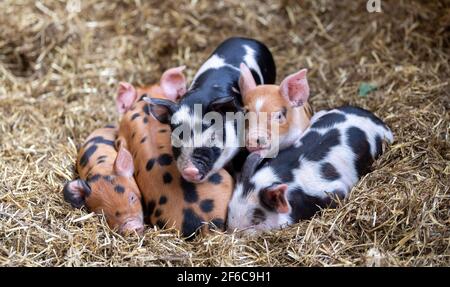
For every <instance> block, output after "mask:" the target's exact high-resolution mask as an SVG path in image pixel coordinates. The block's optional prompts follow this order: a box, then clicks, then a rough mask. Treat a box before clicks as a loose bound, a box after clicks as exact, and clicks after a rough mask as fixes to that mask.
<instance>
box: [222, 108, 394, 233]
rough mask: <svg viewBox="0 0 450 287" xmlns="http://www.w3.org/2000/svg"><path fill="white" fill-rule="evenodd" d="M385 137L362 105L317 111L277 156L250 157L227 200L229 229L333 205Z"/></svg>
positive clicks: (281, 221)
mask: <svg viewBox="0 0 450 287" xmlns="http://www.w3.org/2000/svg"><path fill="white" fill-rule="evenodd" d="M383 140H386V141H388V142H389V143H391V142H392V141H393V135H392V132H391V131H390V130H389V128H388V127H387V126H386V125H385V124H384V123H383V122H382V121H381V120H380V119H379V118H377V117H376V116H375V115H373V114H372V113H370V112H368V111H366V110H364V109H361V108H357V107H352V106H346V107H341V108H337V109H333V110H330V111H327V112H325V111H324V112H320V114H319V115H318V116H317V117H315V118H314V119H313V121H312V125H311V126H310V127H309V128H308V129H307V130H306V131H305V133H304V135H303V136H302V137H301V138H300V139H299V140H298V141H297V142H296V143H295V144H294V145H293V146H291V147H289V148H286V149H284V150H282V151H280V153H279V154H278V155H277V156H276V157H275V158H271V159H268V158H265V159H263V158H262V157H261V156H260V155H259V154H257V153H252V154H251V155H250V156H249V157H248V159H247V161H246V163H245V165H244V170H243V172H242V175H241V178H240V180H239V183H238V184H237V185H236V188H235V190H234V193H233V197H232V199H231V202H230V205H229V213H228V227H229V229H231V230H233V229H246V230H247V232H249V233H252V232H253V233H254V232H255V231H260V230H270V229H276V228H280V227H283V226H286V225H289V224H292V223H295V222H298V221H299V220H302V219H308V218H311V217H312V216H313V215H314V214H315V213H316V212H317V211H318V210H319V209H320V208H325V207H332V206H334V205H335V204H334V203H336V201H335V199H337V198H339V199H343V198H345V197H347V195H348V193H349V191H350V189H351V188H352V187H353V186H354V185H355V184H356V183H357V181H358V179H359V178H360V177H361V176H363V175H365V174H366V173H368V172H369V171H370V168H371V165H372V163H373V161H374V160H375V159H376V158H377V157H379V156H380V155H381V154H382V143H383Z"/></svg>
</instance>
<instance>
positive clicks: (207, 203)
mask: <svg viewBox="0 0 450 287" xmlns="http://www.w3.org/2000/svg"><path fill="white" fill-rule="evenodd" d="M200 209H201V210H202V211H203V212H206V213H208V212H211V211H212V210H213V209H214V200H212V199H205V200H202V201H200Z"/></svg>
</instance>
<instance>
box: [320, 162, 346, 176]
mask: <svg viewBox="0 0 450 287" xmlns="http://www.w3.org/2000/svg"><path fill="white" fill-rule="evenodd" d="M320 173H321V175H322V177H323V178H324V179H326V180H331V181H332V180H336V179H339V178H340V177H341V176H340V174H339V173H338V171H337V170H336V168H335V167H334V165H332V164H331V163H329V162H325V163H322V165H321V166H320Z"/></svg>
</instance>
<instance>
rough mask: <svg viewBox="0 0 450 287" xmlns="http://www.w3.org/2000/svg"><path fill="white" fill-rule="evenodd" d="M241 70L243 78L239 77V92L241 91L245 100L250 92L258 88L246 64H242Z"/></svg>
mask: <svg viewBox="0 0 450 287" xmlns="http://www.w3.org/2000/svg"><path fill="white" fill-rule="evenodd" d="M240 69H241V76H240V77H239V90H240V91H241V95H242V97H243V98H244V97H245V95H246V94H247V93H248V92H249V91H251V90H253V89H254V88H256V82H255V79H254V78H253V75H252V72H251V71H250V69H249V68H248V67H247V65H246V64H244V63H241V66H240Z"/></svg>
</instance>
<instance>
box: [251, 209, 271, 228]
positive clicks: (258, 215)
mask: <svg viewBox="0 0 450 287" xmlns="http://www.w3.org/2000/svg"><path fill="white" fill-rule="evenodd" d="M266 218H267V217H266V213H265V212H264V211H263V210H262V209H261V208H255V210H254V211H253V216H252V224H253V225H257V224H260V223H262V222H264V221H265V220H266Z"/></svg>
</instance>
